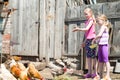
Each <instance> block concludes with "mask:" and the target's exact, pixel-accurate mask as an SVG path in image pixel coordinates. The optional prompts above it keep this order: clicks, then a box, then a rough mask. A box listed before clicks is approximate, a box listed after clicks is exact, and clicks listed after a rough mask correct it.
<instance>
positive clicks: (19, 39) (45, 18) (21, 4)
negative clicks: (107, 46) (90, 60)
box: [9, 0, 120, 60]
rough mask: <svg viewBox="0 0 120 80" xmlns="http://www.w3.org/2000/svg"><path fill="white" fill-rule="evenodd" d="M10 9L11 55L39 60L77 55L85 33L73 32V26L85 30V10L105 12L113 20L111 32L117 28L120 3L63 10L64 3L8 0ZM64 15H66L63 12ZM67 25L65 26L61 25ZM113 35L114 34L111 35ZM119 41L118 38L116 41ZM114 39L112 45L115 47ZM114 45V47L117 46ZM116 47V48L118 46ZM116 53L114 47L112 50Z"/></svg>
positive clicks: (46, 0)
mask: <svg viewBox="0 0 120 80" xmlns="http://www.w3.org/2000/svg"><path fill="white" fill-rule="evenodd" d="M9 2H10V7H11V8H17V9H18V10H17V11H15V12H14V13H13V14H12V15H11V22H12V27H11V41H12V42H14V43H16V44H14V45H12V46H11V55H23V56H38V57H39V58H40V59H42V58H46V59H47V60H49V58H55V59H57V58H61V56H62V55H78V54H79V52H80V49H81V47H80V44H81V43H82V41H83V39H84V32H75V33H73V32H72V29H73V27H74V26H77V25H78V26H79V27H84V21H85V17H84V13H83V10H84V9H85V8H86V7H91V8H92V9H93V11H94V13H95V15H97V14H98V13H104V14H106V15H107V17H108V18H109V19H110V21H112V23H113V24H114V25H113V29H114V30H115V29H116V28H117V27H118V28H119V26H118V25H119V24H118V23H119V21H120V20H119V18H120V14H119V13H120V11H119V8H120V7H119V4H120V2H112V3H101V4H96V5H81V6H78V7H66V1H64V0H9ZM65 12H66V13H65ZM64 23H66V25H65V24H64ZM115 34H116V33H115V32H113V36H114V35H115ZM116 39H119V38H116ZM115 41H116V40H115V39H112V40H111V44H112V45H115V44H116V42H115ZM116 45H117V44H116ZM118 46H119V45H118ZM116 48H117V50H119V47H117V46H115V48H114V49H116Z"/></svg>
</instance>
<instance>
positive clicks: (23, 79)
mask: <svg viewBox="0 0 120 80" xmlns="http://www.w3.org/2000/svg"><path fill="white" fill-rule="evenodd" d="M10 71H11V73H12V74H13V75H14V76H15V77H16V78H19V79H20V80H29V77H28V75H27V73H28V72H27V71H28V69H24V70H21V69H20V67H19V65H18V64H17V63H16V62H15V60H14V59H12V62H11V64H10Z"/></svg>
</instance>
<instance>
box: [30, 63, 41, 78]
mask: <svg viewBox="0 0 120 80" xmlns="http://www.w3.org/2000/svg"><path fill="white" fill-rule="evenodd" d="M28 68H29V69H28V73H29V75H30V76H31V77H34V78H38V79H40V80H43V77H42V76H41V75H40V73H39V72H38V70H37V69H36V68H35V66H34V65H33V64H32V63H30V64H29V66H28Z"/></svg>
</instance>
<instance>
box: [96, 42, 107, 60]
mask: <svg viewBox="0 0 120 80" xmlns="http://www.w3.org/2000/svg"><path fill="white" fill-rule="evenodd" d="M98 61H99V62H108V45H107V44H105V45H99V48H98Z"/></svg>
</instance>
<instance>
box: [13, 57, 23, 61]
mask: <svg viewBox="0 0 120 80" xmlns="http://www.w3.org/2000/svg"><path fill="white" fill-rule="evenodd" d="M12 59H14V60H15V61H19V60H21V59H22V57H19V56H12Z"/></svg>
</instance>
